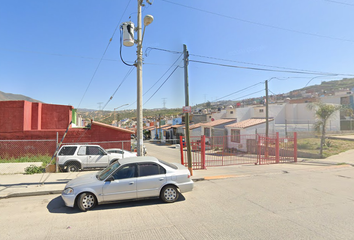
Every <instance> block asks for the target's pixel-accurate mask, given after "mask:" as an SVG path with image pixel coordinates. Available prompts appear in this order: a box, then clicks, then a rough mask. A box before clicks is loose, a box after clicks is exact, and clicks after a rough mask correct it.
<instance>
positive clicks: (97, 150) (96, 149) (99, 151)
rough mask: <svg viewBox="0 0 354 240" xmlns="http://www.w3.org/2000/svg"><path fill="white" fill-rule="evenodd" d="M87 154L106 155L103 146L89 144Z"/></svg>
mask: <svg viewBox="0 0 354 240" xmlns="http://www.w3.org/2000/svg"><path fill="white" fill-rule="evenodd" d="M86 154H87V155H104V152H103V150H102V149H101V148H99V147H96V146H87V147H86Z"/></svg>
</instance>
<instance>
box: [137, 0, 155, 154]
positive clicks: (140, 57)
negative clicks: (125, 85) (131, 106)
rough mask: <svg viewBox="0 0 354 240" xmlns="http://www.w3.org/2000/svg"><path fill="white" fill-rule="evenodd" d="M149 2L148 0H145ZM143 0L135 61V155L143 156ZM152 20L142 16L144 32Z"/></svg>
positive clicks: (139, 12)
mask: <svg viewBox="0 0 354 240" xmlns="http://www.w3.org/2000/svg"><path fill="white" fill-rule="evenodd" d="M147 2H148V3H149V4H151V3H150V2H149V1H147ZM142 4H143V0H138V23H137V24H138V26H137V32H138V39H137V46H136V48H137V51H136V54H137V61H136V79H137V107H136V110H137V147H136V148H137V149H136V151H137V155H138V156H143V53H142V48H143V38H144V34H143V36H141V6H142ZM153 20H154V18H153V16H151V15H146V16H145V17H144V33H145V27H146V26H148V25H149V24H150V23H152V21H153Z"/></svg>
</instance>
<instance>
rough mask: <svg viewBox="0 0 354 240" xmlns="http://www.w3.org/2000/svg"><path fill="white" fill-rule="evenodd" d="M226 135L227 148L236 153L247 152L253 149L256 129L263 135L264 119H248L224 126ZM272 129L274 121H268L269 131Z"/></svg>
mask: <svg viewBox="0 0 354 240" xmlns="http://www.w3.org/2000/svg"><path fill="white" fill-rule="evenodd" d="M225 128H226V130H227V135H228V136H230V137H228V139H227V147H228V148H234V149H237V150H238V151H243V152H248V151H249V150H250V148H254V146H255V143H256V142H255V141H256V133H258V132H257V130H258V129H260V130H261V132H262V133H263V131H264V129H265V128H266V119H248V120H244V121H241V122H237V123H232V124H229V125H226V126H225ZM272 128H274V119H270V120H269V129H272Z"/></svg>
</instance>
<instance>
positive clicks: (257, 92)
mask: <svg viewBox="0 0 354 240" xmlns="http://www.w3.org/2000/svg"><path fill="white" fill-rule="evenodd" d="M263 91H264V89H262V90H260V91H257V92H253V93H250V94H247V95H244V96H242V97H239V98H236V99H234V100H232V101H236V100H239V99H243V98H244V97H248V96H251V95H253V94H256V93H260V92H263Z"/></svg>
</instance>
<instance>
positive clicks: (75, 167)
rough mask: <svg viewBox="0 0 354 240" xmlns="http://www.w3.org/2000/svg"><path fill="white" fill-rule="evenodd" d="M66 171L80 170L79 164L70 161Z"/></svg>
mask: <svg viewBox="0 0 354 240" xmlns="http://www.w3.org/2000/svg"><path fill="white" fill-rule="evenodd" d="M66 171H67V172H78V171H79V166H78V164H77V163H69V164H68V165H67V166H66Z"/></svg>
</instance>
